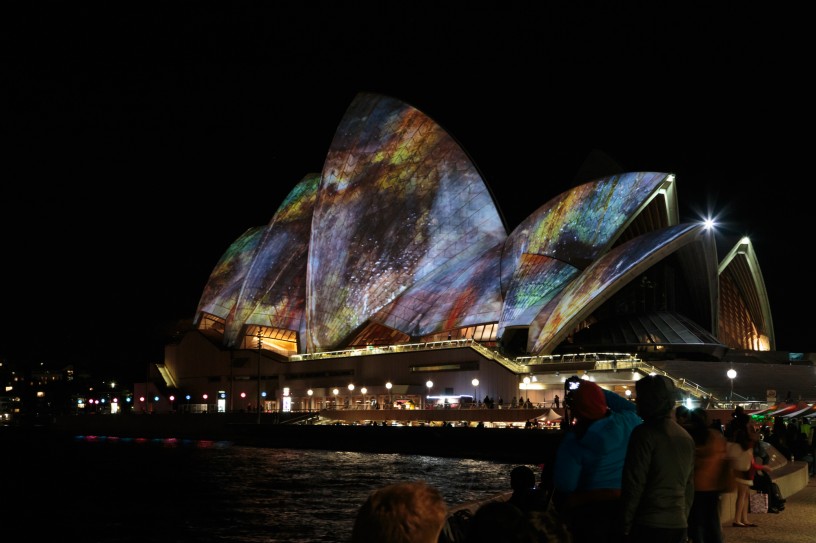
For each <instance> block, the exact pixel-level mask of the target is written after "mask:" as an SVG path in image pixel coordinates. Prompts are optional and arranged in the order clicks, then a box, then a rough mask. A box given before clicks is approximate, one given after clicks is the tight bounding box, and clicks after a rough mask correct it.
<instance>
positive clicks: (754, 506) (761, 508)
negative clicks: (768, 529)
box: [748, 492, 768, 513]
mask: <svg viewBox="0 0 816 543" xmlns="http://www.w3.org/2000/svg"><path fill="white" fill-rule="evenodd" d="M748 512H749V513H767V512H768V495H767V494H765V493H764V492H754V493H753V494H751V497H750V501H749V502H748Z"/></svg>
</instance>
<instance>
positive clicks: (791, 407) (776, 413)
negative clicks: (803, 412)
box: [765, 403, 801, 417]
mask: <svg viewBox="0 0 816 543" xmlns="http://www.w3.org/2000/svg"><path fill="white" fill-rule="evenodd" d="M799 409H801V408H800V407H799V406H798V405H796V404H795V403H792V404H788V405H785V406H783V407H780V408H779V409H777V410H776V411H772V412H770V413H768V414H766V415H765V416H766V417H781V416H782V415H785V414H786V413H792V412H793V411H797V410H799Z"/></svg>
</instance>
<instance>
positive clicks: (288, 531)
mask: <svg viewBox="0 0 816 543" xmlns="http://www.w3.org/2000/svg"><path fill="white" fill-rule="evenodd" d="M0 451H2V457H0V458H2V459H3V473H5V475H4V476H3V479H4V480H3V482H2V504H0V520H1V521H2V527H1V528H0V529H1V530H2V541H3V542H6V543H11V542H16V541H21V542H22V541H25V542H26V543H28V542H30V541H31V540H32V539H33V538H40V537H47V538H49V539H52V538H54V536H55V535H56V536H57V537H56V538H55V539H56V540H63V541H65V540H71V541H82V542H83V543H93V542H112V543H124V542H139V543H144V542H174V543H180V542H199V543H210V542H291V543H296V542H321V541H324V542H343V541H348V539H349V538H350V535H351V527H352V524H353V520H354V515H355V514H356V511H357V508H358V507H359V506H360V504H362V503H363V501H364V500H365V498H366V496H367V495H368V494H369V493H370V492H371V491H372V490H374V489H376V488H378V487H380V486H383V485H386V484H389V483H392V482H397V481H406V480H424V481H426V482H428V483H430V484H432V485H434V486H436V487H437V488H439V489H440V491H441V492H442V494H443V495H444V496H445V499H446V501H447V502H448V504H449V505H451V506H455V505H459V504H462V503H466V502H471V501H479V500H484V499H487V498H490V497H492V496H494V495H496V494H498V493H501V492H506V491H507V490H509V480H510V470H511V469H512V468H513V467H514V466H515V465H516V464H509V463H502V462H491V461H485V460H468V459H459V458H443V457H434V456H414V455H401V454H372V453H355V452H337V451H324V450H296V449H272V448H256V447H245V446H236V445H233V444H231V443H229V442H211V441H179V440H161V439H157V440H137V439H115V438H99V437H97V438H84V437H76V438H72V439H62V440H53V439H28V438H27V439H15V440H8V439H4V440H2V441H0ZM530 467H532V468H533V469H534V470H535V471H536V472H538V470H539V468H538V466H535V465H531V466H530ZM12 534H18V535H12Z"/></svg>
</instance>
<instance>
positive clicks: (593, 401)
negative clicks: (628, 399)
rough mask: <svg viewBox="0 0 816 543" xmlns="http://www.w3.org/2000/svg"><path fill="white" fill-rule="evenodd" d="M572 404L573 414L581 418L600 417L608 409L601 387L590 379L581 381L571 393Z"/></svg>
mask: <svg viewBox="0 0 816 543" xmlns="http://www.w3.org/2000/svg"><path fill="white" fill-rule="evenodd" d="M572 405H573V408H572V411H573V413H574V414H575V416H576V417H579V418H582V419H588V420H597V419H602V418H604V417H605V416H606V412H607V411H608V407H607V406H606V396H604V391H603V389H602V388H601V387H599V386H598V385H596V384H595V383H593V382H592V381H581V384H580V386H578V390H576V391H575V394H574V395H573V400H572Z"/></svg>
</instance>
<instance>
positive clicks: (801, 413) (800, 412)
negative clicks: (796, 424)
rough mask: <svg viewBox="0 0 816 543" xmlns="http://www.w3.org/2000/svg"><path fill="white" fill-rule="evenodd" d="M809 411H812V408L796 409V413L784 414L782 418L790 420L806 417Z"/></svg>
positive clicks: (810, 406) (809, 406)
mask: <svg viewBox="0 0 816 543" xmlns="http://www.w3.org/2000/svg"><path fill="white" fill-rule="evenodd" d="M811 411H813V406H812V405H808V406H807V407H803V408H802V409H797V410H796V411H792V412H790V413H785V414H784V415H782V417H783V418H786V419H792V418H795V417H804V416H805V415H807V414H808V413H810V412H811Z"/></svg>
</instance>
